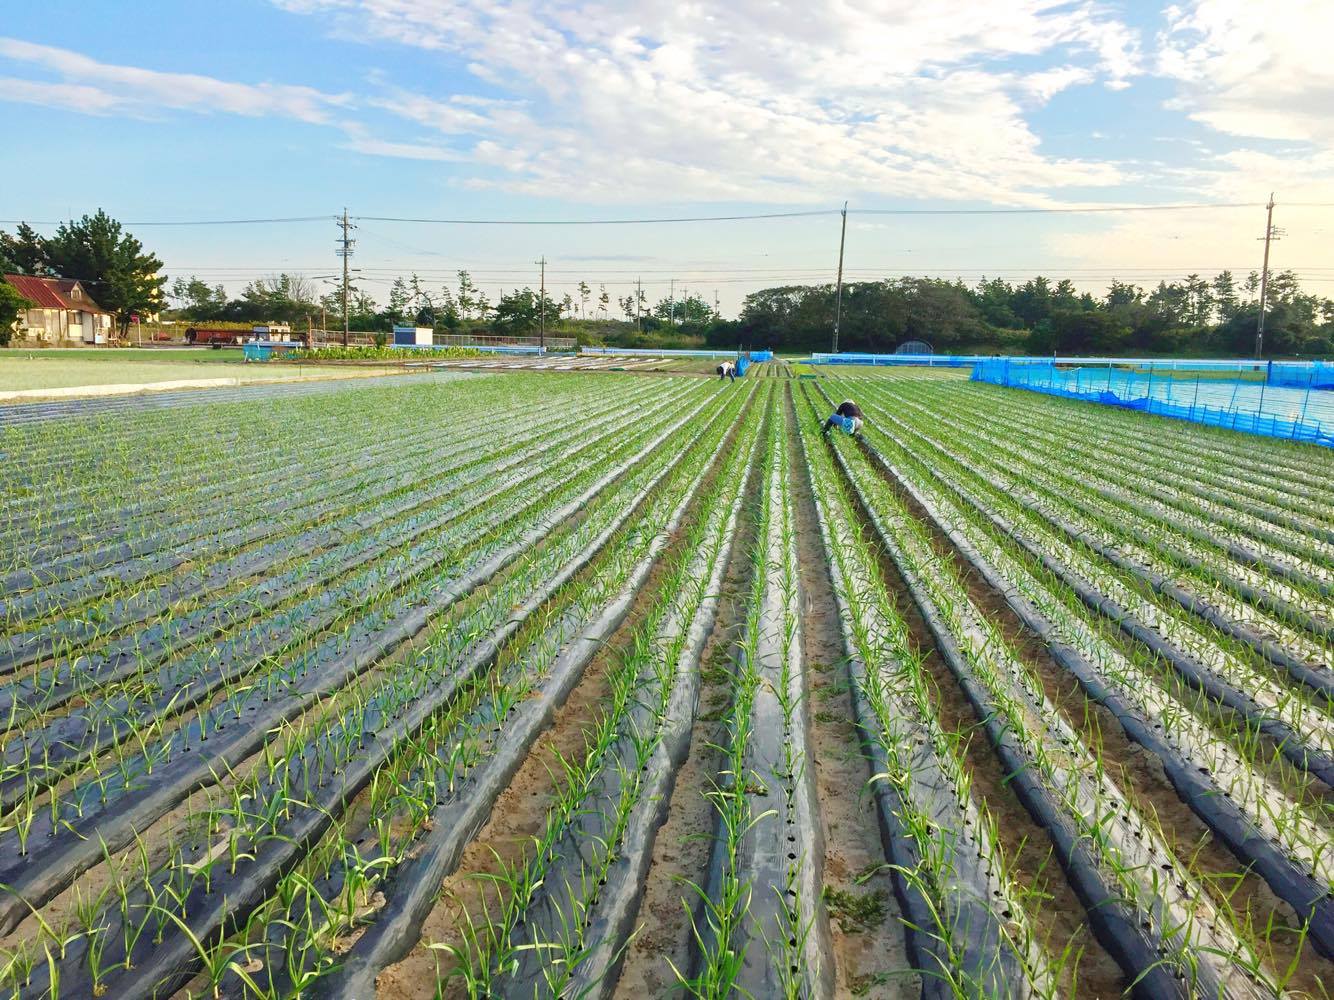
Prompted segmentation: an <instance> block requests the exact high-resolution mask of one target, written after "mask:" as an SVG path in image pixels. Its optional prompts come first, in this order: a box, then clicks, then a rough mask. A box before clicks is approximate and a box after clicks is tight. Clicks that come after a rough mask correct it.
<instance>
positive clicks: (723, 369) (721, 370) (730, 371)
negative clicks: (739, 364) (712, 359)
mask: <svg viewBox="0 0 1334 1000" xmlns="http://www.w3.org/2000/svg"><path fill="white" fill-rule="evenodd" d="M725 378H730V379H731V380H732V381H733V382H735V381H736V365H734V364H732V362H730V361H724V362H723V363H722V364H720V365H719V366H718V381H719V382H721V381H722V380H723V379H725Z"/></svg>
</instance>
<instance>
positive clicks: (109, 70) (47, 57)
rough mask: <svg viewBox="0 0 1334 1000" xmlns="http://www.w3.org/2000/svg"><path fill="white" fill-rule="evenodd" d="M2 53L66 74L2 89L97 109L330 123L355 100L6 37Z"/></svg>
mask: <svg viewBox="0 0 1334 1000" xmlns="http://www.w3.org/2000/svg"><path fill="white" fill-rule="evenodd" d="M0 58H4V59H8V60H10V61H12V62H16V63H23V64H26V65H28V66H33V67H39V68H41V69H45V70H48V71H51V72H54V73H56V74H58V75H59V76H60V77H62V81H61V82H59V83H43V82H40V81H26V80H20V81H18V86H17V87H15V88H14V89H13V90H11V89H10V88H6V89H5V90H3V91H0V96H3V97H6V98H16V99H18V100H23V101H25V102H27V103H34V104H48V105H52V106H56V107H71V108H73V109H75V110H79V109H81V108H83V107H86V108H87V109H88V110H89V111H91V112H93V113H96V114H110V113H113V112H118V113H126V114H143V113H145V112H159V111H162V110H164V109H166V110H176V111H195V112H206V113H208V112H219V113H225V114H235V115H245V116H248V117H259V116H272V117H282V118H293V119H296V120H298V121H304V122H311V123H316V124H327V123H329V122H330V121H332V120H333V116H334V114H335V112H336V111H337V110H338V109H340V108H342V107H344V106H346V105H348V104H349V103H351V98H350V97H349V96H348V95H346V94H327V93H323V92H321V91H319V90H316V89H314V88H312V87H303V86H292V85H288V84H272V83H257V84H247V83H233V82H230V81H226V80H219V79H216V78H214V77H211V76H202V75H200V74H197V73H164V72H160V71H157V70H151V69H140V68H139V67H135V66H122V65H117V64H114V63H104V62H98V61H97V60H95V59H92V58H89V57H88V56H85V55H82V54H80V53H77V52H72V51H70V50H68V49H60V48H54V47H52V46H49V45H36V44H33V43H32V42H25V41H21V40H19V39H15V38H3V37H0Z"/></svg>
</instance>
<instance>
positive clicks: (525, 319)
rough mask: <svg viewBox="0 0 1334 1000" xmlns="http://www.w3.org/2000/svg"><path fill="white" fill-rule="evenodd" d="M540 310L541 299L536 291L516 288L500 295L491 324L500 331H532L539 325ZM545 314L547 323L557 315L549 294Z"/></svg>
mask: <svg viewBox="0 0 1334 1000" xmlns="http://www.w3.org/2000/svg"><path fill="white" fill-rule="evenodd" d="M541 311H542V310H541V299H540V298H539V296H538V294H537V292H534V291H533V290H532V289H531V288H516V289H514V291H513V292H511V293H510V294H508V295H501V296H500V301H499V302H497V303H496V314H495V317H494V318H493V319H492V321H491V325H492V326H493V327H494V328H495V329H496V330H497V331H498V332H500V333H508V334H513V335H518V334H528V333H532V332H533V331H535V330H537V329H538V327H539V326H540V323H541ZM546 314H547V322H548V323H550V322H552V321H553V320H554V319H555V317H556V315H557V306H556V303H555V302H553V301H552V300H551V296H549V295H548V296H547V299H546Z"/></svg>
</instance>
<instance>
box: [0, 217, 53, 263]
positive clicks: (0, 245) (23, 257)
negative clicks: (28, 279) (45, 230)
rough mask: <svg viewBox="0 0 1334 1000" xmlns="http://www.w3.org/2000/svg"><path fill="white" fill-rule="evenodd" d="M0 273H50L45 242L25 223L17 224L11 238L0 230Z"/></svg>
mask: <svg viewBox="0 0 1334 1000" xmlns="http://www.w3.org/2000/svg"><path fill="white" fill-rule="evenodd" d="M0 273H4V274H36V275H45V274H50V273H51V263H50V261H49V259H48V258H47V254H46V240H44V239H43V238H42V237H41V236H40V235H39V234H38V233H37V230H35V229H33V228H32V226H30V225H28V224H27V223H26V222H20V223H19V225H18V228H17V229H16V230H14V235H13V236H10V235H9V234H8V233H7V232H5V231H4V230H3V229H0Z"/></svg>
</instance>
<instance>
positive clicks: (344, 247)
mask: <svg viewBox="0 0 1334 1000" xmlns="http://www.w3.org/2000/svg"><path fill="white" fill-rule="evenodd" d="M338 225H339V227H340V228H341V229H342V230H343V235H342V236H341V237H340V238H339V240H338V243H339V246H338V249H337V250H336V251H335V252H336V253H337V254H338V256H339V257H342V258H343V346H344V347H346V346H347V342H348V325H347V322H348V321H347V297H348V287H349V278H348V258H349V257H351V256H352V247H353V245H354V244H355V243H356V242H357V241H356V240H354V239H351V238H350V237H349V236H348V233H349V232H350V231H351V230H353V229H356V228H357V227H356V226H354V225H353V224H352V223H351V222H349V221H348V218H347V206H344V207H343V218H342V219H341V220H340V221H339V222H338Z"/></svg>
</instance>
